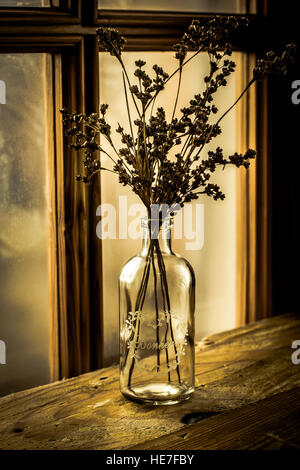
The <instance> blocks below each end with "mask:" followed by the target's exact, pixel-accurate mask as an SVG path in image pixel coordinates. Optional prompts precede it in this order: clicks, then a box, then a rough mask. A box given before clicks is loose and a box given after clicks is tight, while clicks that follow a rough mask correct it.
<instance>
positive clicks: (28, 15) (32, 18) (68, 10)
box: [0, 0, 82, 26]
mask: <svg viewBox="0 0 300 470" xmlns="http://www.w3.org/2000/svg"><path fill="white" fill-rule="evenodd" d="M81 9H82V4H81V0H71V1H70V0H67V1H64V0H61V2H60V7H59V8H58V7H51V8H42V7H41V8H28V7H22V8H19V7H15V8H7V7H0V26H1V25H3V24H10V25H12V26H15V25H18V24H26V23H27V24H29V25H31V26H34V25H35V24H38V25H44V24H54V25H57V24H61V23H80V19H81Z"/></svg>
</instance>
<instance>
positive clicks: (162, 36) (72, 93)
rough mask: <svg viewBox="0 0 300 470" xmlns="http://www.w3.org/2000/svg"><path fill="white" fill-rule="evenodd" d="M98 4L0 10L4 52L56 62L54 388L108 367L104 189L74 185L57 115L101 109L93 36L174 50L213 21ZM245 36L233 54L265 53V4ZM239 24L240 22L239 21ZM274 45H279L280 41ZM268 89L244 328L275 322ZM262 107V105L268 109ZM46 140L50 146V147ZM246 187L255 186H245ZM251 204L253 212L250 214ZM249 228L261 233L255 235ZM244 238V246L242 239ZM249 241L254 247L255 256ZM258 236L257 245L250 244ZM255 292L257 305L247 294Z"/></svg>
mask: <svg viewBox="0 0 300 470" xmlns="http://www.w3.org/2000/svg"><path fill="white" fill-rule="evenodd" d="M97 3H98V2H97V0H90V1H88V2H87V1H85V2H84V1H82V0H62V1H61V2H60V7H59V8H53V7H52V8H19V7H18V8H0V31H1V35H0V53H5V52H24V53H26V52H48V53H51V54H52V57H53V61H52V64H53V91H54V93H53V97H52V100H53V101H52V104H53V106H52V112H50V114H49V131H50V133H51V139H52V142H53V145H50V148H49V154H50V159H49V162H50V163H49V165H50V167H49V171H50V191H51V193H50V194H51V200H52V206H53V208H54V211H53V213H52V214H51V217H50V221H51V237H50V252H51V256H50V279H49V282H50V299H51V302H50V315H51V321H50V324H51V358H50V359H51V360H50V363H51V380H58V379H61V378H63V377H72V376H76V375H79V374H81V373H84V372H87V371H90V370H94V369H97V368H100V367H102V366H103V340H102V339H103V301H102V289H101V286H102V246H101V240H98V239H97V238H96V237H95V226H96V220H95V214H96V206H98V205H99V204H100V202H101V191H100V182H99V180H95V182H94V183H93V185H92V186H90V187H87V186H84V185H76V184H75V183H74V176H75V175H76V174H77V173H78V168H79V159H78V157H76V155H74V151H72V150H70V149H69V148H68V144H67V140H66V138H65V137H64V136H63V129H62V120H61V115H60V113H59V108H62V107H65V108H67V109H69V110H70V111H72V112H75V111H79V112H86V113H91V112H97V111H98V109H99V73H98V71H99V54H98V52H99V48H98V44H97V38H96V32H95V30H96V27H99V26H110V27H116V28H118V29H119V30H120V32H121V33H122V34H124V35H126V37H127V38H128V42H127V43H126V48H127V50H132V51H133V50H135V51H137V50H145V51H147V50H172V49H171V46H172V45H173V44H174V43H175V42H176V41H177V40H178V39H179V38H180V36H181V34H182V33H183V31H184V29H185V27H186V26H187V25H188V24H189V22H190V21H191V19H192V18H195V17H198V18H200V19H201V20H203V21H208V20H209V19H210V18H211V17H212V16H213V14H197V13H180V12H176V13H169V12H149V11H145V12H137V11H123V10H122V11H121V10H119V11H118V10H103V11H101V10H99V11H98V8H97ZM252 3H253V2H251V1H248V2H247V4H248V12H249V13H248V14H247V16H249V19H250V27H249V28H248V31H247V33H245V34H243V35H239V36H238V37H236V38H235V39H234V41H233V46H234V49H235V50H240V51H246V52H248V53H254V54H259V53H260V52H261V51H262V44H264V41H263V37H264V35H265V34H266V30H267V31H268V32H269V33H268V34H269V37H270V38H271V39H272V38H275V37H277V36H276V35H277V31H272V28H271V27H270V26H269V23H268V21H267V16H266V14H267V5H268V1H267V0H257V14H256V15H253V14H251V11H252V10H251V8H250V7H251V5H252ZM234 16H239V15H234ZM276 42H277V41H276ZM267 101H268V88H267V83H265V82H264V83H262V84H258V85H257V93H256V107H257V111H258V112H257V123H256V130H255V133H256V146H257V149H258V158H257V162H256V172H255V175H254V178H255V188H256V190H255V194H252V193H251V195H250V198H251V204H250V203H249V200H248V202H247V204H246V203H245V204H246V206H247V207H246V206H245V208H244V210H245V212H244V215H245V217H246V220H247V227H248V228H247V231H246V232H247V233H244V232H243V234H242V235H241V237H244V238H243V240H244V239H247V240H248V244H247V243H242V245H241V246H242V252H241V256H240V258H241V259H240V261H239V267H238V272H241V273H242V274H241V279H242V281H241V285H240V286H239V290H240V292H241V293H242V294H241V295H239V300H238V302H239V305H238V311H239V323H241V324H242V323H245V322H247V321H250V320H256V319H258V318H263V317H265V316H269V315H270V314H271V308H272V306H271V272H270V269H271V267H270V240H271V238H270V237H271V231H270V227H271V220H270V214H271V211H270V210H269V209H268V208H269V207H270V191H269V188H270V181H269V178H270V176H269V165H270V149H269V145H268V142H269V140H268V139H269V135H270V133H269V132H268V117H267V109H268V107H267V104H268V103H267ZM262 104H263V105H262ZM51 139H50V141H51ZM247 184H249V183H247ZM249 204H250V205H249ZM250 219H251V221H252V222H253V220H255V227H256V229H255V233H253V229H252V232H251V233H250V227H251V226H252V227H253V224H252V225H251V224H250ZM245 237H246V238H245ZM249 237H251V240H253V243H252V245H253V248H252V249H251V250H250V249H249ZM253 237H254V239H253ZM249 292H250V293H251V299H250V298H249V295H248V293H249Z"/></svg>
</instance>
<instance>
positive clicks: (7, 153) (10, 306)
mask: <svg viewBox="0 0 300 470" xmlns="http://www.w3.org/2000/svg"><path fill="white" fill-rule="evenodd" d="M47 59H48V56H46V54H0V80H1V82H2V84H3V83H5V88H4V87H2V101H1V100H0V103H2V104H0V123H1V124H0V305H1V308H0V339H1V340H2V341H5V343H6V348H7V358H6V365H0V394H1V395H4V394H7V393H10V392H14V391H17V390H20V389H25V388H29V387H32V386H35V385H40V384H43V383H47V382H49V338H48V336H49V318H48V315H49V309H48V257H47V250H48V219H47V210H48V209H47V179H46V174H47V173H46V172H47V158H46V156H47V154H46V145H45V143H46V128H45V127H46V122H45V86H46V85H47V86H49V85H50V77H46V75H45V65H46V60H47ZM46 80H47V81H46ZM4 91H5V93H4ZM3 98H5V99H3ZM3 103H5V104H3Z"/></svg>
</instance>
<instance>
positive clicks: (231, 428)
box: [131, 387, 300, 450]
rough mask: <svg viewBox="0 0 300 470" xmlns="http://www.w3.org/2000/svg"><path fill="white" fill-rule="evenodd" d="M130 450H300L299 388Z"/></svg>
mask: <svg viewBox="0 0 300 470" xmlns="http://www.w3.org/2000/svg"><path fill="white" fill-rule="evenodd" d="M131 449H135V450H137V449H151V450H159V449H160V450H165V449H168V450H173V449H176V450H215V449H217V450H237V449H239V450H249V449H268V450H270V449H272V450H275V449H294V450H297V449H298V450H300V388H299V387H298V388H296V389H293V390H288V391H287V392H282V393H278V394H277V395H273V396H271V397H268V398H265V399H264V400H260V401H259V402H257V403H252V404H250V405H246V406H243V407H242V408H239V409H237V410H234V411H230V412H228V413H223V414H221V415H218V416H215V417H213V418H210V419H207V420H205V421H202V422H201V423H197V424H192V425H190V426H187V427H186V428H185V429H184V430H181V431H176V432H175V433H171V434H169V435H167V436H163V437H160V438H158V439H154V440H151V441H148V442H145V443H143V444H140V445H138V446H133V447H131Z"/></svg>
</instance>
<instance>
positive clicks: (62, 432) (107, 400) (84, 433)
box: [0, 315, 300, 449]
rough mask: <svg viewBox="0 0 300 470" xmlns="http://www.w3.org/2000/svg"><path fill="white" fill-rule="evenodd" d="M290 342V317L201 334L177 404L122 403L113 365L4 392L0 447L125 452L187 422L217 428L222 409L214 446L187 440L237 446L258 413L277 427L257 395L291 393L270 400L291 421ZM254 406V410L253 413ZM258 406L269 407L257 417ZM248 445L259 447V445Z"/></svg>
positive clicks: (298, 333)
mask: <svg viewBox="0 0 300 470" xmlns="http://www.w3.org/2000/svg"><path fill="white" fill-rule="evenodd" d="M296 339H300V320H299V317H298V316H296V315H284V316H280V317H275V318H272V319H266V320H262V321H261V322H257V323H253V324H250V325H247V326H245V327H241V328H238V329H235V330H230V331H227V332H224V333H219V334H215V335H212V336H210V337H209V338H207V339H204V340H203V341H202V342H201V343H199V344H197V347H196V391H195V393H194V395H193V397H192V398H191V399H190V400H189V401H187V402H184V403H182V404H179V405H172V406H164V407H154V406H146V405H139V404H136V403H132V402H129V401H127V400H126V399H125V398H124V397H123V396H122V395H121V394H120V392H119V381H118V367H117V366H112V367H109V368H106V369H101V370H98V371H95V372H91V373H87V374H84V375H81V376H79V377H76V378H72V379H67V380H62V381H60V382H55V383H52V384H49V385H46V386H42V387H37V388H34V389H31V390H26V391H23V392H19V393H16V394H12V395H8V396H6V397H3V398H1V399H0V448H1V449H124V448H132V447H137V446H138V445H140V444H142V443H145V444H143V445H142V447H140V448H149V447H147V446H148V444H147V441H149V440H152V441H153V439H156V438H159V437H161V438H162V441H161V442H162V443H164V444H163V446H164V445H166V444H165V442H166V441H165V440H163V439H165V436H167V435H169V434H170V433H174V432H175V433H178V431H180V434H182V435H184V434H185V433H186V432H191V431H189V429H190V428H191V426H190V425H192V426H195V424H194V423H197V426H198V425H201V426H204V430H203V433H202V434H204V432H205V433H207V432H208V430H209V429H210V425H211V426H216V428H215V429H217V428H218V426H219V424H218V423H220V422H219V420H220V419H221V418H222V419H224V417H225V413H226V415H227V414H228V416H227V418H226V419H225V424H226V423H227V424H226V426H227V428H226V426H225V424H224V421H222V423H223V424H222V423H221V424H220V426H221V428H220V429H221V430H224V431H222V432H224V433H228V432H229V430H230V429H231V424H230V420H231V419H232V439H231V440H230V439H229V438H228V439H227V441H226V442H224V441H222V442H221V444H220V441H217V440H216V439H214V437H213V434H212V435H210V438H209V434H207V438H205V439H208V440H209V442H208V441H205V442H204V441H202V443H200V441H199V442H198V441H197V440H196V441H195V440H194V437H193V436H194V435H195V433H194V431H192V434H189V436H190V437H191V439H192V440H191V444H190V445H195V446H198V445H203V446H204V444H205V445H206V448H219V447H220V446H221V447H222V446H223V447H224V448H225V447H226V446H227V447H230V446H231V445H233V444H234V442H235V446H236V447H235V448H244V447H245V446H247V439H248V438H247V433H246V428H247V422H248V421H249V434H248V436H250V437H249V439H251V436H254V435H255V420H256V417H255V416H258V415H261V416H262V423H261V426H263V422H264V420H265V421H266V426H265V428H263V431H262V432H266V433H268V432H269V431H268V429H269V428H270V429H271V431H270V432H271V433H272V432H273V433H275V434H276V432H277V431H278V430H277V431H276V429H277V428H276V426H277V425H278V423H277V424H276V423H275V424H274V423H273V421H272V419H273V418H272V413H273V412H272V410H273V408H272V406H273V405H272V401H271V402H269V401H267V402H265V404H264V403H263V404H262V405H261V404H259V403H258V402H260V401H261V400H263V399H266V398H268V397H273V399H275V395H277V394H280V393H281V392H285V391H290V394H288V395H286V396H285V395H282V396H281V397H280V398H278V397H279V395H278V397H276V400H277V398H278V400H281V401H277V402H275V403H277V405H278V406H277V408H278V410H279V411H278V413H277V414H278V417H280V416H281V415H282V416H283V419H284V417H285V416H287V415H288V416H289V419H291V422H292V423H293V422H294V421H293V420H295V415H294V414H293V413H294V411H295V410H296V411H297V407H298V405H299V390H297V387H299V386H300V365H298V366H297V365H293V364H292V361H291V354H292V352H293V350H292V349H291V344H292V342H293V341H294V340H296ZM255 403H256V404H257V406H260V408H258V410H259V411H258V413H257V412H255V413H256V414H255V416H254V417H253V410H254V409H255V408H252V406H253V404H255ZM294 403H295V407H294V405H293V404H294ZM249 404H251V406H250V407H249V408H248V409H247V407H246V408H245V406H246V405H249ZM266 404H267V405H266ZM265 406H269V407H270V408H266V411H265V412H264V414H262V411H263V410H264V407H265ZM274 406H275V405H274ZM285 408H286V409H285ZM294 408H295V410H294ZM238 409H240V410H238ZM247 410H248V411H247ZM251 410H252V411H251ZM268 410H269V411H268ZM239 413H241V414H239ZM247 413H248V415H249V418H247ZM282 413H283V414H282ZM285 413H286V414H285ZM230 415H231V416H232V418H230ZM275 418H276V416H275ZM275 418H274V419H275ZM226 420H227V421H226ZM253 420H254V421H253ZM298 421H299V419H298ZM239 422H240V425H241V428H243V429H244V431H243V432H244V434H243V435H242V437H241V438H240V439H241V441H240V444H239V441H235V440H234V439H235V434H234V433H235V432H236V430H237V429H238V428H239ZM268 426H269V428H268ZM274 426H275V427H274ZM277 427H278V426H277ZM192 429H194V428H192ZM274 429H275V431H274ZM283 432H285V433H287V432H288V430H285V431H283ZM193 433H194V434H193ZM178 435H179V434H176V435H175V437H176V436H178ZM279 436H280V434H279ZM172 439H174V435H173V437H172ZM181 439H182V441H184V438H181ZM203 439H204V437H203ZM249 439H248V441H249ZM274 439H275V438H274ZM275 441H276V439H275ZM174 442H175V444H174ZM180 442H181V441H180ZM187 442H188V441H187ZM253 442H254V441H253ZM276 442H278V440H277V441H276ZM298 444H299V440H298V441H296V439H294V438H293V439H292V442H291V444H290V445H298ZM151 445H152V444H151ZM153 445H156V446H157V445H158V444H157V442H156V444H153ZM172 445H175V447H171V446H172ZM248 445H250V441H249V443H248ZM253 445H256V446H257V447H259V442H258V441H256V444H253ZM263 445H265V439H264V440H263ZM274 445H275V444H274ZM143 446H144V447H143ZM176 446H178V448H180V447H179V444H178V441H177V440H176V439H175V441H170V447H168V448H177V447H176ZM218 446H219V447H218ZM227 447H226V448H227ZM153 448H154V447H153ZM155 448H159V447H155ZM191 448H192V447H191ZM195 448H196V447H195Z"/></svg>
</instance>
